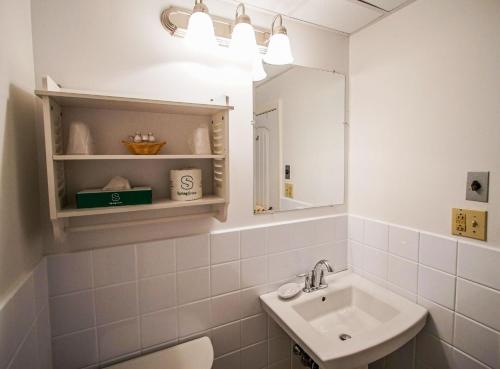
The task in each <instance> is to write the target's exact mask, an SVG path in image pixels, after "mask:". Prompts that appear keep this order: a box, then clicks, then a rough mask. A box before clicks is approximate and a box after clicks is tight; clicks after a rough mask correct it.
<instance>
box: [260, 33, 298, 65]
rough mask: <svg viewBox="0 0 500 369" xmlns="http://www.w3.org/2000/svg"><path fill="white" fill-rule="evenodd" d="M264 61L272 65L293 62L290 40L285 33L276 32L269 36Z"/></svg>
mask: <svg viewBox="0 0 500 369" xmlns="http://www.w3.org/2000/svg"><path fill="white" fill-rule="evenodd" d="M264 61H265V62H266V63H269V64H274V65H284V64H291V63H293V56H292V50H291V48H290V40H289V39H288V36H287V35H286V34H283V33H277V34H274V35H272V36H271V39H270V40H269V46H268V47H267V53H266V55H264Z"/></svg>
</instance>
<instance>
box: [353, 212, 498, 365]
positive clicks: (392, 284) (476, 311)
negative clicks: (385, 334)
mask: <svg viewBox="0 0 500 369" xmlns="http://www.w3.org/2000/svg"><path fill="white" fill-rule="evenodd" d="M349 229H350V233H349V237H350V239H349V258H348V259H349V261H350V267H351V268H352V269H353V270H354V272H356V273H360V274H361V275H363V276H364V277H366V278H368V279H371V280H372V281H374V282H376V283H379V284H381V285H382V286H383V287H386V288H388V289H390V290H392V291H393V292H395V293H398V294H400V295H402V296H404V297H406V298H408V299H410V300H412V301H417V302H418V304H420V305H422V306H424V307H425V308H427V310H428V311H429V317H428V320H427V325H426V326H425V328H424V330H423V331H422V332H421V333H420V334H419V335H418V336H417V340H416V350H415V355H414V354H413V351H412V350H409V349H405V348H401V349H400V350H398V351H397V352H396V353H393V354H391V355H390V356H389V357H387V358H385V359H383V360H380V361H378V362H376V363H373V364H371V365H370V369H375V368H385V369H387V368H393V367H395V368H413V367H414V368H418V369H476V368H481V369H485V368H493V369H499V368H500V273H499V272H498V266H499V265H500V249H496V248H492V247H486V246H483V245H480V244H478V243H474V242H466V241H462V240H460V241H459V240H458V239H455V238H451V237H448V236H439V235H435V234H431V233H428V232H420V231H418V230H412V229H408V228H405V227H401V226H398V225H393V224H388V223H384V222H380V221H373V220H371V219H366V218H361V217H356V216H350V217H349ZM386 231H387V232H388V233H387V235H388V237H387V238H386ZM386 239H387V240H388V241H387V242H388V247H387V248H385V245H386ZM409 363H411V365H410V364H409Z"/></svg>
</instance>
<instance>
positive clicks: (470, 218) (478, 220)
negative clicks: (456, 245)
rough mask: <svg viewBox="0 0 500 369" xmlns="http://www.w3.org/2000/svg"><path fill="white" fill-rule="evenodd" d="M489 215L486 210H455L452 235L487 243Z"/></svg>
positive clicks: (452, 219) (452, 220)
mask: <svg viewBox="0 0 500 369" xmlns="http://www.w3.org/2000/svg"><path fill="white" fill-rule="evenodd" d="M487 215H488V213H487V212H486V211H484V210H469V209H460V208H453V209H452V213H451V224H452V226H451V233H452V234H454V235H456V236H462V237H469V238H475V239H476V240H482V241H486V228H487V220H488V219H487Z"/></svg>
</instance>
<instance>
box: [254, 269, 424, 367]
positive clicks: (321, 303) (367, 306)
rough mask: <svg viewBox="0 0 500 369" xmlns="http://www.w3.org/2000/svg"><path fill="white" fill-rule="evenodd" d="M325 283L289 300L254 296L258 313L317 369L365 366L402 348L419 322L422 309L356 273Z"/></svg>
mask: <svg viewBox="0 0 500 369" xmlns="http://www.w3.org/2000/svg"><path fill="white" fill-rule="evenodd" d="M326 280H327V283H328V287H327V288H325V289H322V290H318V291H315V292H311V293H304V292H301V293H300V294H299V295H298V296H297V297H295V298H293V299H291V300H282V299H280V298H279V297H278V295H277V293H276V292H271V293H268V294H265V295H262V296H261V297H260V299H261V301H262V305H263V307H264V310H265V311H266V312H267V313H268V314H269V315H270V316H271V317H272V318H273V319H274V320H275V321H276V322H277V323H278V324H279V325H280V326H281V328H283V329H284V330H285V331H286V332H287V334H288V335H289V336H290V337H292V339H293V340H294V341H295V342H296V343H297V344H299V345H300V346H301V347H302V349H304V350H305V351H306V352H307V353H308V354H309V356H311V358H312V359H313V360H314V361H316V363H318V364H319V365H320V367H321V368H325V369H353V368H358V367H361V366H363V365H367V364H368V363H371V362H373V361H376V360H378V359H380V358H382V357H384V356H386V355H388V354H390V353H391V352H393V351H395V350H396V349H398V348H399V347H401V346H403V345H404V344H405V343H407V342H408V341H410V340H411V339H412V338H413V337H415V336H416V334H417V333H418V332H419V331H420V330H421V329H422V328H423V326H424V324H425V320H426V316H427V310H426V309H425V308H423V307H422V306H419V305H417V304H414V303H412V302H411V301H408V300H406V299H405V298H403V297H400V296H398V295H396V294H394V293H392V292H390V291H388V290H386V289H384V288H382V287H380V286H378V285H376V284H374V283H372V282H370V281H368V280H366V279H364V278H362V277H360V276H359V275H357V274H353V273H351V272H349V271H346V272H341V273H337V274H335V275H331V276H328V277H327V279H326ZM342 335H348V336H349V337H350V338H348V339H346V340H342V339H341V336H342ZM343 338H345V336H343Z"/></svg>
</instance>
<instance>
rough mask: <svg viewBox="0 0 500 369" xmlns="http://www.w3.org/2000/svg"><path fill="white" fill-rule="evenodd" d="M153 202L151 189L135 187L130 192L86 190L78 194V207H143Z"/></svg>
mask: <svg viewBox="0 0 500 369" xmlns="http://www.w3.org/2000/svg"><path fill="white" fill-rule="evenodd" d="M152 202H153V191H152V190H151V187H134V188H131V189H130V190H120V191H103V190H101V189H93V190H84V191H80V192H77V193H76V207H77V208H78V209H82V208H102V207H110V206H125V205H143V204H151V203H152Z"/></svg>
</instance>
